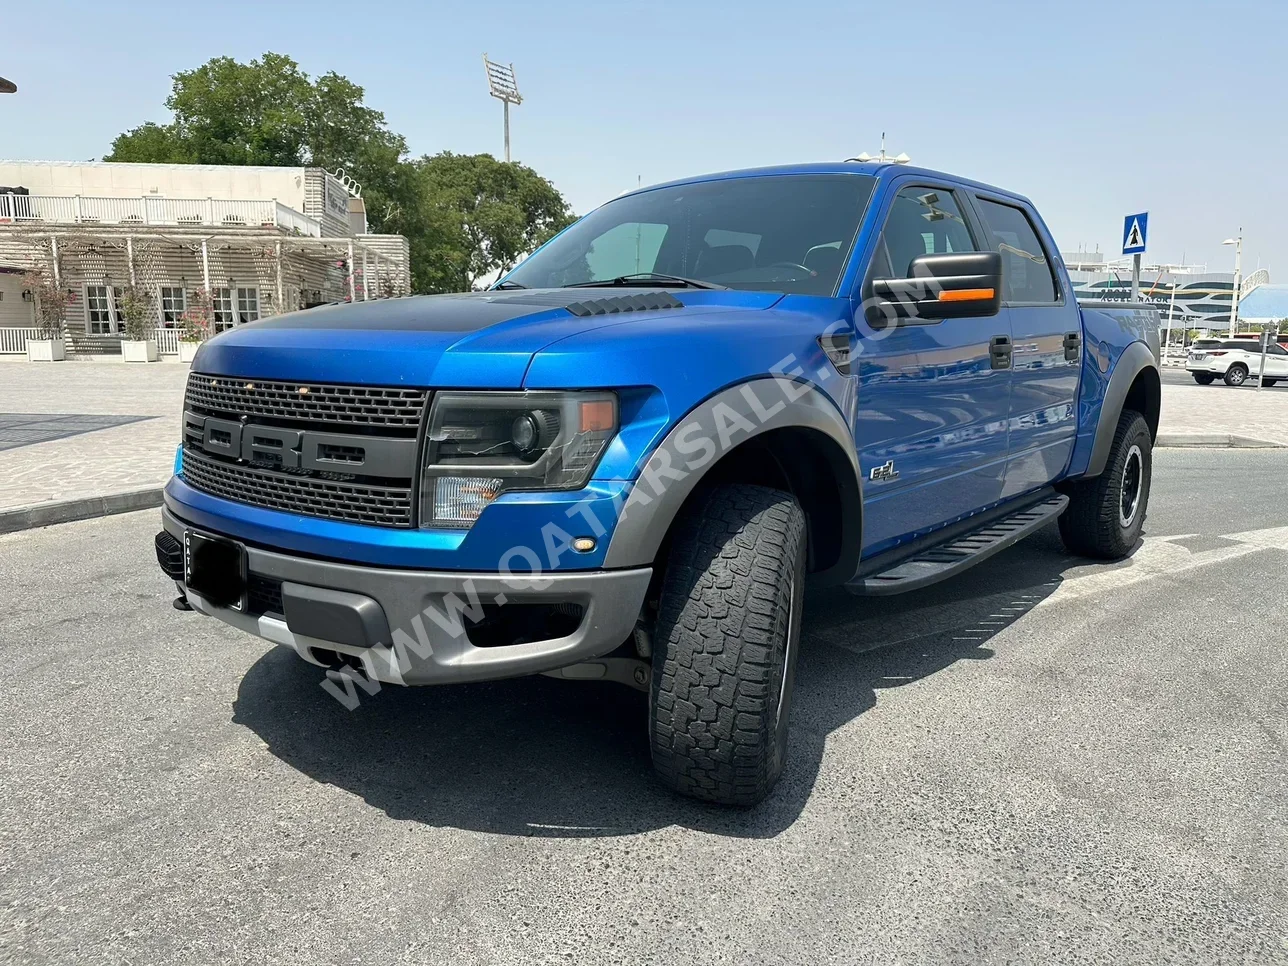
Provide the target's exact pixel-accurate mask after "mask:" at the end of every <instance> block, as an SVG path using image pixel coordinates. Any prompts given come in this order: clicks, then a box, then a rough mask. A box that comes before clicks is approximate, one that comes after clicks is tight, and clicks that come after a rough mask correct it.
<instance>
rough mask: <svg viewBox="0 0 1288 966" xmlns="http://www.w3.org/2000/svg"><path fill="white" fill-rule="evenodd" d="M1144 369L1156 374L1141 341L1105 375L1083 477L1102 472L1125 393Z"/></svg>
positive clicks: (1154, 363)
mask: <svg viewBox="0 0 1288 966" xmlns="http://www.w3.org/2000/svg"><path fill="white" fill-rule="evenodd" d="M1145 369H1153V370H1154V371H1155V372H1157V371H1158V361H1157V360H1156V359H1155V358H1154V353H1153V352H1152V351H1151V350H1150V348H1149V346H1147V345H1146V344H1145V343H1143V342H1133V343H1132V344H1131V345H1129V346H1128V347H1127V348H1126V349H1124V350H1123V354H1122V355H1120V356H1119V357H1118V362H1117V364H1116V365H1115V366H1114V370H1113V372H1112V373H1110V375H1109V385H1108V386H1106V387H1105V394H1104V397H1103V398H1102V399H1101V400H1100V419H1099V421H1098V422H1097V423H1096V436H1095V442H1094V443H1093V444H1092V447H1091V459H1090V460H1088V461H1087V471H1086V473H1084V474H1083V475H1084V476H1087V477H1092V476H1099V475H1100V474H1101V473H1103V472H1104V471H1105V465H1106V464H1107V463H1108V462H1109V448H1110V447H1111V446H1112V445H1113V442H1114V433H1115V432H1117V430H1118V420H1119V418H1120V417H1121V416H1122V412H1123V405H1124V403H1125V402H1126V400H1127V393H1128V392H1129V391H1130V390H1131V387H1132V383H1134V382H1135V381H1136V377H1137V376H1138V375H1140V374H1141V372H1142V371H1144V370H1145ZM1160 378H1161V377H1160Z"/></svg>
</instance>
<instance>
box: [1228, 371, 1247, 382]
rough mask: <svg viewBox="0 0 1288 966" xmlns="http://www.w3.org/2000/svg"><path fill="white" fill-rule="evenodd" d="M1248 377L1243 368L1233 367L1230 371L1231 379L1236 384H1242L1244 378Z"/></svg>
mask: <svg viewBox="0 0 1288 966" xmlns="http://www.w3.org/2000/svg"><path fill="white" fill-rule="evenodd" d="M1246 378H1247V376H1245V375H1244V374H1243V370H1242V369H1233V370H1231V372H1230V381H1231V382H1232V383H1234V384H1235V385H1236V386H1242V385H1243V380H1244V379H1246Z"/></svg>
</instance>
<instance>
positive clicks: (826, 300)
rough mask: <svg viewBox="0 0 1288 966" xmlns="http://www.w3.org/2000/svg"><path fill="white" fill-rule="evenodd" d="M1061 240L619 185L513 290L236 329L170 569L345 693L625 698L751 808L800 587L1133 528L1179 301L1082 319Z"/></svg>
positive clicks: (684, 779)
mask: <svg viewBox="0 0 1288 966" xmlns="http://www.w3.org/2000/svg"><path fill="white" fill-rule="evenodd" d="M1057 252H1058V249H1057V248H1056V245H1055V243H1054V241H1053V240H1052V238H1051V235H1050V233H1049V232H1048V231H1047V228H1046V226H1045V225H1044V224H1043V222H1042V219H1041V217H1040V216H1039V215H1038V212H1037V210H1036V209H1035V208H1034V207H1033V205H1032V204H1031V203H1030V202H1029V201H1028V200H1027V199H1026V198H1024V197H1021V196H1020V195H1017V194H1014V193H1012V192H1009V191H1004V190H1001V189H998V188H993V187H989V186H987V185H984V184H977V183H974V182H972V181H967V180H963V179H961V178H958V177H954V176H952V175H947V174H943V173H940V172H937V171H929V170H921V169H917V168H912V167H908V166H904V165H880V164H875V165H874V164H868V163H862V164H860V163H848V162H847V163H831V164H814V165H799V166H790V167H776V168H762V169H755V170H746V171H734V172H728V173H724V174H716V175H709V176H704V177H697V178H690V179H686V180H683V181H676V182H673V183H670V184H664V185H660V186H657V187H651V188H646V189H643V190H638V191H633V192H631V193H629V194H625V195H623V196H621V197H618V198H616V199H614V200H613V201H610V202H608V203H607V204H605V205H603V206H602V207H600V208H598V209H596V210H595V211H593V212H591V213H590V214H589V215H586V216H585V217H583V218H582V219H581V220H579V221H578V222H576V223H575V224H573V225H572V226H571V227H569V228H567V229H566V230H564V231H563V232H562V233H560V234H559V235H557V236H556V237H555V238H554V239H553V240H551V241H549V242H548V243H546V244H545V245H544V246H543V247H541V248H540V249H538V250H537V251H536V252H535V253H534V254H532V255H531V256H530V257H528V258H527V259H526V260H525V261H523V262H522V263H521V264H520V265H519V266H518V267H517V268H515V269H514V270H513V271H511V272H510V273H509V274H508V275H506V276H505V277H504V278H502V279H501V280H500V281H499V282H498V283H497V284H495V285H493V286H492V287H491V288H490V289H489V290H487V291H480V292H469V293H464V294H460V295H437V296H424V297H413V298H397V299H386V300H373V301H357V302H353V303H349V304H338V305H332V306H324V307H318V308H313V309H309V310H306V311H301V312H294V313H290V314H285V315H281V316H278V317H275V318H269V319H264V320H261V321H258V322H254V323H250V324H247V325H240V326H237V327H235V328H234V329H232V330H230V331H227V332H224V333H222V334H220V335H217V336H216V337H215V338H213V339H211V340H210V341H208V342H206V343H205V344H204V345H203V346H202V347H201V349H200V351H199V352H198V353H197V356H196V359H195V361H194V363H193V366H192V372H191V375H190V376H189V377H188V383H187V389H186V397H185V401H184V411H183V430H182V433H183V437H182V446H181V447H180V449H179V452H178V454H177V456H176V461H175V472H174V476H173V478H172V479H171V480H170V481H169V484H168V485H167V486H166V489H165V502H164V507H163V509H162V525H163V528H164V529H163V530H162V531H161V532H160V533H159V534H158V535H157V538H156V550H157V557H158V560H159V562H160V565H161V568H162V570H163V571H164V572H165V574H166V575H167V576H168V577H169V578H171V579H172V580H173V581H174V582H175V583H176V584H177V585H178V589H179V591H180V595H181V596H180V598H179V599H178V600H176V601H175V605H176V606H177V607H180V608H181V609H182V608H184V607H187V606H190V607H191V608H193V609H195V610H196V611H198V612H200V613H201V614H204V615H207V616H210V617H213V618H215V619H217V620H220V621H223V622H225V623H227V624H230V625H232V626H233V627H236V628H240V629H241V630H244V631H246V632H248V633H250V634H256V635H258V636H260V637H262V638H265V639H267V640H269V641H272V642H274V643H276V644H280V645H282V646H284V647H288V648H291V649H292V650H294V651H295V652H296V653H297V654H298V655H299V657H301V658H302V659H303V660H305V661H308V662H311V663H313V664H315V665H318V666H319V667H320V668H325V669H326V671H325V676H324V677H323V676H320V683H322V684H323V686H324V687H325V686H327V685H328V683H329V684H330V685H331V688H332V689H333V690H334V692H335V693H336V694H337V696H341V695H343V696H354V697H358V698H361V697H363V695H364V693H365V694H370V693H372V692H373V691H375V690H377V689H379V688H380V687H381V686H382V685H389V684H398V685H421V684H452V683H457V682H468V681H485V680H492V679H498V678H508V677H515V676H519V675H529V674H551V675H555V676H560V677H565V678H580V679H595V678H598V679H604V680H615V681H620V682H623V683H626V684H630V685H634V686H636V687H638V688H639V689H641V690H643V691H646V692H647V693H648V695H649V698H648V705H649V710H648V715H649V720H648V725H647V729H648V730H647V735H648V739H647V740H648V741H649V742H650V745H651V750H652V759H653V763H654V765H655V766H656V771H657V773H658V775H659V776H660V778H661V780H662V781H663V782H664V783H666V784H667V785H668V786H670V787H671V788H672V789H674V790H676V791H678V792H680V793H683V794H685V795H690V796H694V797H697V798H700V799H705V800H708V801H713V802H718V803H725V804H732V805H749V804H754V803H756V802H758V801H760V800H761V799H762V798H764V797H765V796H766V794H768V792H769V791H770V789H771V788H772V787H773V785H774V782H775V780H776V779H777V778H778V776H779V774H780V773H781V772H782V770H783V766H784V760H785V756H786V752H787V746H788V742H787V736H788V719H789V711H790V708H791V700H792V683H793V676H794V668H795V664H796V660H797V652H798V649H799V641H800V633H801V612H802V605H803V600H804V590H805V587H806V582H807V581H809V582H810V583H811V584H816V585H823V586H827V585H832V586H843V587H845V588H848V589H849V590H850V591H852V592H853V593H855V594H859V595H874V594H899V593H905V592H908V591H915V590H918V589H920V588H923V587H926V586H927V585H929V584H932V583H934V582H936V581H939V580H944V579H946V578H949V577H952V576H954V575H956V574H958V573H960V572H962V571H963V570H965V569H967V568H969V567H971V566H973V565H974V564H977V563H979V562H980V561H982V560H985V559H987V558H988V557H989V556H990V555H992V554H994V553H996V552H998V551H999V550H1002V549H1003V548H1005V547H1007V546H1008V545H1010V544H1012V543H1014V542H1015V541H1017V540H1019V539H1020V538H1022V537H1024V536H1026V535H1028V534H1030V533H1033V532H1034V531H1035V530H1037V529H1039V528H1041V527H1043V526H1045V525H1047V524H1049V523H1051V522H1053V521H1054V522H1058V525H1059V532H1060V534H1061V536H1062V538H1063V541H1064V544H1065V545H1066V547H1067V548H1068V549H1069V550H1070V551H1071V552H1072V553H1075V554H1079V555H1082V556H1086V557H1091V558H1096V559H1100V560H1116V559H1119V558H1122V557H1124V556H1126V555H1128V554H1130V553H1131V552H1132V550H1133V547H1134V546H1135V545H1136V544H1137V542H1138V540H1139V538H1140V535H1141V527H1142V524H1143V523H1144V521H1145V513H1146V510H1147V508H1148V504H1149V490H1150V474H1151V467H1152V458H1151V446H1152V443H1153V441H1154V439H1155V436H1156V433H1157V430H1158V419H1159V403H1160V381H1159V369H1158V348H1159V347H1158V318H1157V316H1156V315H1155V312H1154V310H1152V309H1149V308H1146V307H1144V306H1140V305H1123V304H1120V303H1119V304H1113V305H1109V304H1096V303H1084V304H1082V305H1079V304H1078V303H1077V301H1075V299H1074V296H1073V288H1072V286H1071V285H1070V282H1069V278H1068V275H1067V274H1066V271H1065V268H1064V266H1063V264H1062V263H1061V261H1060V257H1059V255H1058V254H1057ZM328 679H329V681H328ZM341 685H343V687H341Z"/></svg>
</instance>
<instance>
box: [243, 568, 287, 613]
mask: <svg viewBox="0 0 1288 966" xmlns="http://www.w3.org/2000/svg"><path fill="white" fill-rule="evenodd" d="M246 611H247V613H250V614H283V615H285V613H286V612H285V611H284V610H282V582H281V581H280V580H275V579H274V578H272V577H262V576H260V575H259V574H251V575H250V576H249V577H248V578H247V579H246Z"/></svg>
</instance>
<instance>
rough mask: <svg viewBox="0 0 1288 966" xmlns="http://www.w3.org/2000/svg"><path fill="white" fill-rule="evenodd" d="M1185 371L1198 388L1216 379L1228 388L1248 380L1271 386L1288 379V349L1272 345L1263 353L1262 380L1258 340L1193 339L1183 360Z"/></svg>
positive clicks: (1273, 343) (1275, 343)
mask: <svg viewBox="0 0 1288 966" xmlns="http://www.w3.org/2000/svg"><path fill="white" fill-rule="evenodd" d="M1185 368H1186V370H1187V371H1188V372H1189V373H1190V374H1191V375H1193V376H1194V381H1195V382H1197V383H1198V384H1199V385H1200V386H1209V385H1211V384H1212V383H1213V382H1215V381H1216V380H1217V379H1218V378H1219V379H1223V380H1225V384H1226V385H1227V386H1242V385H1243V384H1244V383H1245V382H1247V381H1248V380H1249V379H1257V378H1259V377H1260V378H1262V385H1265V386H1273V385H1274V384H1275V383H1276V382H1278V381H1279V380H1281V379H1288V349H1285V348H1284V347H1283V346H1281V345H1279V344H1278V343H1277V342H1272V343H1271V344H1270V346H1269V347H1268V348H1267V349H1266V370H1265V376H1264V377H1261V341H1260V339H1258V338H1255V337H1254V338H1252V339H1246V338H1233V339H1195V340H1194V343H1193V344H1192V345H1191V346H1190V353H1189V357H1188V358H1187V359H1186V360H1185Z"/></svg>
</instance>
